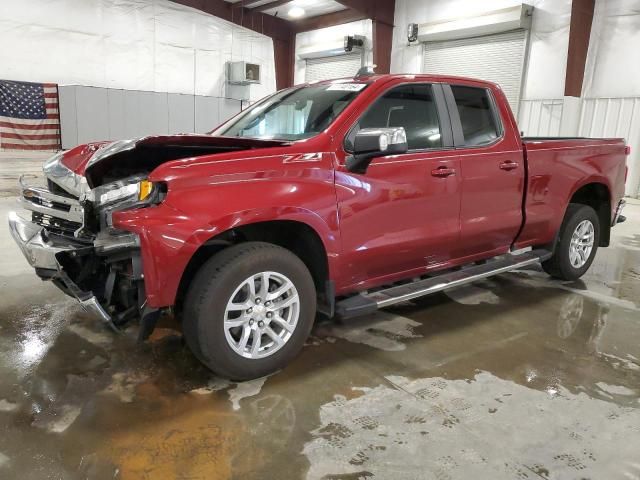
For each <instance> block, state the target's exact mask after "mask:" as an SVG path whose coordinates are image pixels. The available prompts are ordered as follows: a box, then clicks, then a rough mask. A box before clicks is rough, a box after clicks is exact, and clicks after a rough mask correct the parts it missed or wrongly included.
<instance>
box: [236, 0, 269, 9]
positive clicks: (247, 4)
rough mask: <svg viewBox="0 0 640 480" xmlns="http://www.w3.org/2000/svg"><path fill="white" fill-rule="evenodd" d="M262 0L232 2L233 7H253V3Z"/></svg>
mask: <svg viewBox="0 0 640 480" xmlns="http://www.w3.org/2000/svg"><path fill="white" fill-rule="evenodd" d="M261 1H262V0H240V1H239V2H235V3H232V4H231V7H232V8H252V7H251V5H255V4H256V3H260V2H261Z"/></svg>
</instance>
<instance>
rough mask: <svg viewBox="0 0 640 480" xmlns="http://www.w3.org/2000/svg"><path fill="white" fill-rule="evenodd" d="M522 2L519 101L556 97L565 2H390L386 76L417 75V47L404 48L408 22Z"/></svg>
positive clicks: (567, 14)
mask: <svg viewBox="0 0 640 480" xmlns="http://www.w3.org/2000/svg"><path fill="white" fill-rule="evenodd" d="M522 3H527V4H529V5H533V6H534V7H535V10H534V14H533V23H532V26H531V46H530V50H529V63H528V69H527V72H526V76H525V88H524V91H523V92H522V98H524V99H533V98H540V99H543V98H544V99H547V98H562V96H563V94H564V78H565V72H566V64H567V48H568V44H569V22H570V20H571V0H529V1H525V2H521V1H516V0H485V1H478V0H396V12H395V19H394V23H395V25H396V28H395V29H394V31H393V50H392V54H391V72H392V73H419V72H420V71H421V69H422V55H423V48H422V45H421V44H420V43H418V42H416V43H415V44H413V45H410V46H408V45H407V36H406V31H407V29H406V27H407V25H408V24H409V23H418V24H420V23H431V22H438V21H442V20H451V19H456V18H462V17H468V16H473V15H477V14H481V13H485V12H488V11H492V10H498V9H501V8H506V7H512V6H515V5H520V4H522Z"/></svg>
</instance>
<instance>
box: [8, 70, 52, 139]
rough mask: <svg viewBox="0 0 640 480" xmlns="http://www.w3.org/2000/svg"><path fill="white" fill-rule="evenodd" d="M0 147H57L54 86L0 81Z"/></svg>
mask: <svg viewBox="0 0 640 480" xmlns="http://www.w3.org/2000/svg"><path fill="white" fill-rule="evenodd" d="M0 148H2V149H6V150H59V149H60V116H59V111H58V86H57V85H56V84H55V83H30V82H14V81H10V80H0Z"/></svg>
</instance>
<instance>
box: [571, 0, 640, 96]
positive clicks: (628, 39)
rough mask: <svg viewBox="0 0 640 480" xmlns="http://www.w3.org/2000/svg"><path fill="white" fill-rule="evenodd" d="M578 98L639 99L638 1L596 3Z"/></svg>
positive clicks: (639, 21)
mask: <svg viewBox="0 0 640 480" xmlns="http://www.w3.org/2000/svg"><path fill="white" fill-rule="evenodd" d="M582 94H583V96H584V97H587V98H608V97H614V98H620V97H640V0H596V8H595V12H594V17H593V24H592V27H591V39H590V42H589V53H588V55H587V66H586V72H585V78H584V86H583V90H582Z"/></svg>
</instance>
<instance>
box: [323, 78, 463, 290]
mask: <svg viewBox="0 0 640 480" xmlns="http://www.w3.org/2000/svg"><path fill="white" fill-rule="evenodd" d="M381 127H404V129H405V131H406V133H407V143H408V146H409V151H408V152H407V153H404V154H400V155H390V156H384V157H379V158H375V159H373V161H372V162H371V164H370V165H369V167H368V169H367V171H366V172H365V173H363V174H358V173H352V172H349V171H348V170H347V169H346V168H345V166H344V165H345V163H344V162H345V159H346V157H347V156H348V155H349V151H350V149H351V148H352V145H353V139H354V137H355V135H356V133H357V131H358V130H359V129H361V128H381ZM452 143H453V140H452V134H451V126H450V123H449V117H448V114H447V111H446V106H445V104H444V96H443V93H442V89H441V86H440V85H437V84H434V85H431V84H418V83H411V84H404V85H399V86H395V87H392V88H390V89H388V90H387V91H386V92H384V93H382V94H381V95H380V97H378V99H377V100H375V102H374V103H373V104H372V105H371V107H369V108H368V109H367V111H365V113H364V114H363V115H362V116H361V117H360V118H359V120H358V121H357V122H356V124H355V125H353V127H352V128H351V130H350V131H349V133H348V134H347V136H346V138H345V141H344V150H343V151H340V152H338V166H337V168H336V177H335V183H336V192H337V200H338V216H339V222H340V231H341V237H342V245H343V259H344V262H343V265H345V268H344V269H343V271H342V272H341V273H340V277H341V279H340V281H339V283H340V284H341V285H342V286H344V287H345V288H346V289H347V290H348V289H353V290H355V289H364V288H369V287H372V286H375V285H381V284H384V283H388V282H389V281H393V280H395V279H399V278H404V277H409V276H412V275H419V274H422V273H425V272H427V271H429V270H433V269H437V268H444V267H446V266H447V265H449V264H450V263H451V261H452V259H453V251H454V248H455V246H456V243H457V242H458V240H459V236H460V175H459V171H460V164H459V163H460V160H459V158H458V156H457V153H456V152H455V150H453V148H452Z"/></svg>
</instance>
